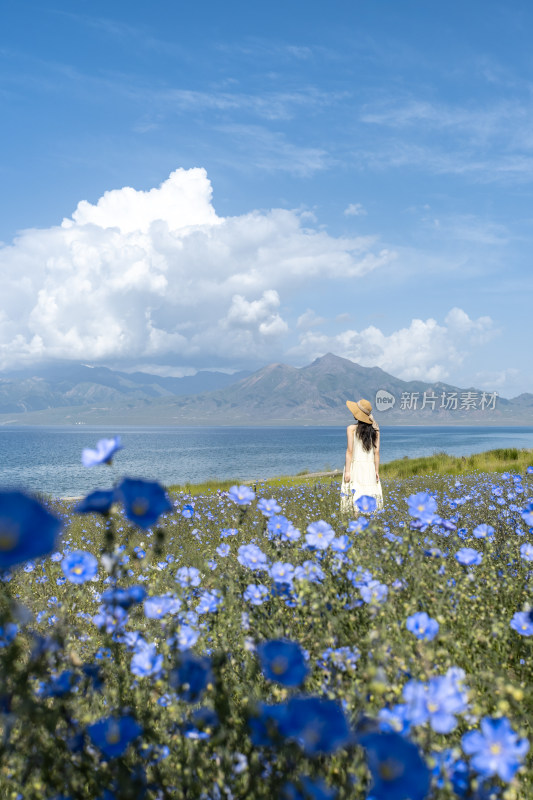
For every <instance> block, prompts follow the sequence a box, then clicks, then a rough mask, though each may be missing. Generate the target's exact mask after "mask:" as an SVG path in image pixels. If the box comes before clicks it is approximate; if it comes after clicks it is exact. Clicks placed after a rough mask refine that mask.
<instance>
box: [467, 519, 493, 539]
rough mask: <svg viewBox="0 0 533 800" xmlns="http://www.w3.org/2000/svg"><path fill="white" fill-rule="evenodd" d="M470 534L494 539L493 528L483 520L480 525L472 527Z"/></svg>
mask: <svg viewBox="0 0 533 800" xmlns="http://www.w3.org/2000/svg"><path fill="white" fill-rule="evenodd" d="M472 534H473V536H475V537H476V539H494V528H493V527H492V525H487V524H486V523H485V522H483V523H482V524H481V525H477V526H476V527H475V528H474V530H473V531H472Z"/></svg>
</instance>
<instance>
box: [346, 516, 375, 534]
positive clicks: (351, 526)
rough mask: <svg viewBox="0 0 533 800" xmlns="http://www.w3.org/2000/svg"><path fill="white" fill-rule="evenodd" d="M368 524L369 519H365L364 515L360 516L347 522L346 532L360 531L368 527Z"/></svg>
mask: <svg viewBox="0 0 533 800" xmlns="http://www.w3.org/2000/svg"><path fill="white" fill-rule="evenodd" d="M369 525H370V522H369V520H367V519H365V518H364V517H360V518H359V519H356V520H352V522H349V523H348V528H347V530H348V533H362V532H363V531H364V529H365V528H368V526H369Z"/></svg>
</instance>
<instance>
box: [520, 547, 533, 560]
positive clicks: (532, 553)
mask: <svg viewBox="0 0 533 800" xmlns="http://www.w3.org/2000/svg"><path fill="white" fill-rule="evenodd" d="M520 557H521V558H522V559H523V560H524V561H533V544H529V542H525V543H524V544H523V545H522V546H521V547H520Z"/></svg>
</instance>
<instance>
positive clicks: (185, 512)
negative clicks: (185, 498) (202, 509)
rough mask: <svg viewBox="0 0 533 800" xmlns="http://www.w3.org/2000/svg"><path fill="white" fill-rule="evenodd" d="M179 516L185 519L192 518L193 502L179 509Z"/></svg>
mask: <svg viewBox="0 0 533 800" xmlns="http://www.w3.org/2000/svg"><path fill="white" fill-rule="evenodd" d="M181 516H182V517H184V518H185V519H192V518H193V517H194V504H192V503H189V504H188V505H186V506H183V508H182V509H181Z"/></svg>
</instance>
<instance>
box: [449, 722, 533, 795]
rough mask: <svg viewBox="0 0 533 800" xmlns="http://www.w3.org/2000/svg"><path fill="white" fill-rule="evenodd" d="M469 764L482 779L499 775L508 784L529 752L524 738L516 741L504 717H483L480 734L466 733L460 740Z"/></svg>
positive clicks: (515, 736) (475, 732)
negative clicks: (469, 759)
mask: <svg viewBox="0 0 533 800" xmlns="http://www.w3.org/2000/svg"><path fill="white" fill-rule="evenodd" d="M461 744H462V747H463V750H464V752H465V753H466V754H467V755H469V756H472V759H471V761H470V764H471V766H472V768H473V769H475V771H476V772H477V773H478V774H479V775H481V776H482V777H484V778H490V777H492V776H493V775H498V776H499V777H500V778H501V779H502V781H505V782H506V783H508V782H509V781H511V780H512V779H513V777H514V775H515V773H516V772H517V770H518V768H519V767H520V765H521V763H522V761H523V759H524V757H525V755H526V753H527V752H528V750H529V742H528V740H527V739H519V738H518V735H517V734H516V733H515V732H514V730H513V729H512V728H511V724H510V722H509V720H508V719H507V718H506V717H500V718H497V719H495V718H491V717H484V718H483V719H482V720H481V731H469V732H468V733H465V734H464V735H463V737H462V739H461Z"/></svg>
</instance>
